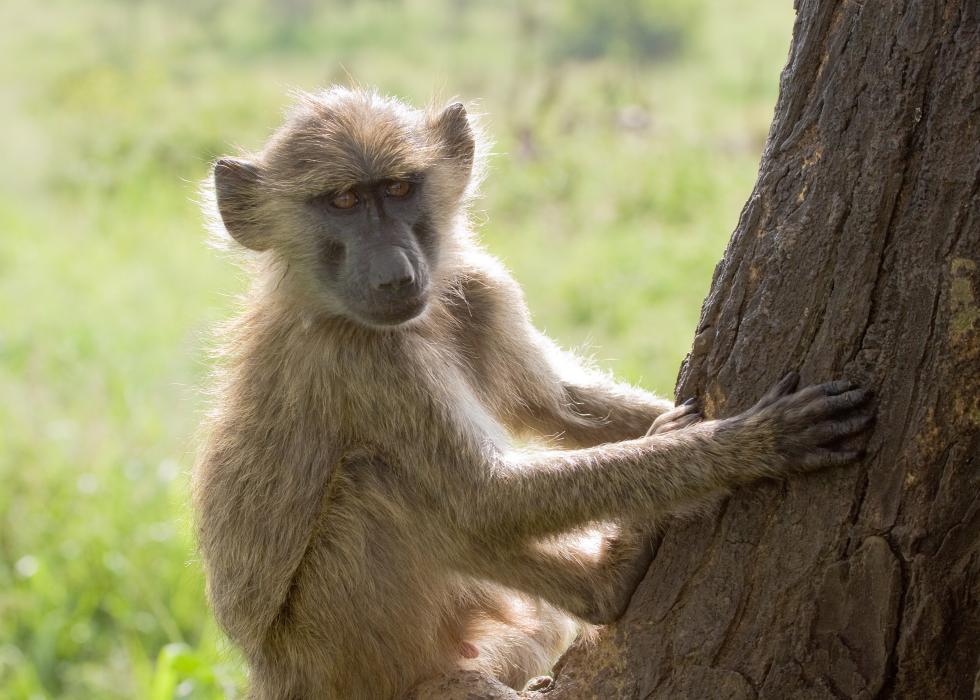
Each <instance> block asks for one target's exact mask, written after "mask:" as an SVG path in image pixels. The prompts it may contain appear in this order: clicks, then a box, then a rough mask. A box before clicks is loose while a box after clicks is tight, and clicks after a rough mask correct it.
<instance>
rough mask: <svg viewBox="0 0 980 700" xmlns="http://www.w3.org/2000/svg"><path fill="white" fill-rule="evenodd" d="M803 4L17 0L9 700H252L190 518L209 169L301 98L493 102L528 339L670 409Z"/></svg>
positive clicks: (5, 676) (1, 428) (1, 8)
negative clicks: (540, 338) (213, 600)
mask: <svg viewBox="0 0 980 700" xmlns="http://www.w3.org/2000/svg"><path fill="white" fill-rule="evenodd" d="M792 21H793V14H792V8H791V7H790V2H789V0H785V1H784V2H778V1H777V0H755V1H754V2H752V1H749V0H719V1H717V2H711V1H709V0H664V1H661V2H654V1H653V0H649V1H647V2H639V1H638V0H625V1H620V2H609V1H607V0H572V1H570V2H566V3H527V2H518V1H512V2H492V1H491V0H403V1H401V0H370V1H367V2H359V3H357V4H352V3H341V2H336V1H333V2H329V1H328V2H317V3H314V2H310V1H305V0H252V1H250V2H249V1H245V2H235V3H230V2H220V1H218V0H171V1H170V2H164V1H163V0H139V1H137V0H128V1H126V0H85V1H84V2H81V1H79V0H46V1H45V2H43V3H38V2H31V1H28V0H4V2H3V3H2V4H0V154H2V156H3V165H2V167H0V697H3V698H15V699H16V698H49V697H50V698H85V699H90V698H151V699H153V700H163V699H169V698H173V697H191V698H220V697H225V696H227V697H235V696H240V688H241V684H242V681H243V678H244V673H243V671H242V668H241V665H240V660H239V658H238V656H237V655H236V653H235V652H234V650H233V649H230V648H229V647H228V645H227V643H226V642H225V641H224V640H223V638H222V636H221V634H220V633H219V632H218V631H217V629H216V627H215V625H214V623H213V621H212V620H211V618H210V615H209V613H208V611H207V609H206V606H205V602H204V594H203V583H202V577H201V571H200V565H199V563H198V561H197V559H196V555H195V552H194V545H193V540H192V537H191V534H190V527H189V524H190V518H189V513H188V508H187V500H188V493H187V491H188V489H187V482H188V471H189V468H190V465H191V464H192V460H193V453H194V430H195V426H196V424H197V422H198V418H199V415H200V412H201V407H202V396H201V392H200V388H199V387H200V386H201V384H202V382H203V381H204V378H205V375H206V372H207V369H208V355H207V348H208V344H209V342H210V340H209V329H210V328H211V327H212V325H213V324H214V323H215V322H216V321H217V320H219V319H222V318H224V317H226V316H228V315H229V314H230V313H231V312H232V309H233V307H234V297H235V295H236V293H237V292H239V291H240V290H242V289H243V287H244V284H245V280H244V279H243V277H242V274H241V273H240V272H239V271H238V270H237V268H236V267H235V266H234V265H233V264H232V263H231V261H229V260H228V259H227V257H224V256H222V255H220V254H218V253H216V252H215V251H213V250H211V249H209V248H208V247H207V246H206V245H205V236H204V234H203V229H202V224H201V217H200V215H199V212H198V209H197V206H196V204H195V201H194V200H195V198H196V189H197V185H198V182H199V181H200V180H201V179H202V178H204V177H205V175H206V173H207V170H208V163H209V161H210V160H211V159H212V158H214V157H215V156H217V155H220V154H223V153H229V152H232V153H234V152H235V150H236V146H237V145H238V144H241V145H242V146H244V147H246V148H255V147H258V146H259V145H260V144H261V143H262V141H263V140H264V138H265V136H266V135H267V134H268V133H269V132H270V130H271V129H272V128H273V127H274V126H275V125H276V124H277V123H278V121H279V117H280V113H281V111H282V109H283V108H284V106H285V105H286V104H287V98H286V92H287V91H288V90H289V89H290V88H292V87H301V88H307V89H312V88H315V87H317V86H322V85H325V84H329V83H333V82H338V81H339V82H347V81H348V80H349V79H350V77H353V78H355V79H356V80H357V81H358V82H360V83H364V84H373V85H377V86H379V87H380V88H381V89H382V90H384V91H386V92H390V93H394V94H396V95H399V96H401V97H403V98H405V99H407V100H409V101H412V102H417V103H424V102H426V101H428V100H429V99H430V98H432V97H433V96H434V95H442V96H444V97H446V98H448V97H451V96H454V95H458V96H460V97H462V98H463V99H465V100H468V101H471V100H474V99H477V98H478V99H479V102H477V103H476V108H475V109H476V111H480V112H483V113H485V114H486V115H487V118H486V122H487V125H488V127H489V131H490V132H491V133H492V135H493V136H494V138H495V140H496V146H495V148H494V156H493V158H492V162H491V170H490V174H489V179H488V181H487V183H486V187H485V196H484V197H483V199H482V200H481V201H480V203H479V216H478V218H479V220H480V222H481V224H482V231H483V240H484V241H485V242H486V245H487V246H488V247H489V248H490V250H491V251H493V252H494V253H495V254H497V255H499V256H500V257H502V258H503V259H504V260H505V261H506V263H507V264H508V266H509V267H510V268H511V269H512V270H513V272H514V273H515V275H516V277H517V278H518V280H519V281H520V282H521V283H522V284H523V285H524V288H525V290H526V292H527V297H528V300H529V303H530V305H531V308H532V311H533V313H534V316H535V318H536V320H537V322H538V324H539V325H540V326H541V327H543V328H544V329H546V330H547V331H548V332H549V333H551V334H552V335H553V336H555V337H556V338H557V339H558V340H559V341H560V342H561V343H562V344H563V345H565V346H571V347H579V348H582V347H584V348H585V352H586V353H587V354H591V355H594V356H595V357H596V359H597V360H598V361H599V362H600V364H602V365H604V366H606V367H608V368H611V369H613V370H614V371H615V372H616V373H618V374H619V375H620V376H622V377H624V378H627V379H629V380H632V381H635V382H639V383H642V384H643V385H645V386H647V387H648V388H652V389H655V390H657V391H659V392H661V393H665V394H669V393H670V392H671V389H672V387H673V383H674V379H675V377H676V373H677V367H678V363H679V362H680V360H681V358H682V357H683V355H684V353H685V352H686V350H687V348H688V346H689V343H690V341H691V337H692V334H693V330H694V326H695V324H696V322H697V318H698V312H699V308H700V304H701V300H702V298H703V296H704V294H705V292H706V291H707V289H708V285H709V282H710V278H711V272H712V269H713V266H714V264H715V263H716V261H717V260H718V259H719V257H720V256H721V254H722V252H723V250H724V246H725V243H726V241H727V238H728V235H729V233H730V231H731V230H732V228H733V227H734V225H735V223H736V221H737V217H738V214H739V211H740V209H741V207H742V204H743V203H744V201H745V199H746V197H747V195H748V194H749V191H750V189H751V186H752V183H753V180H754V178H755V173H756V169H757V166H758V160H759V156H760V152H761V147H762V144H763V140H764V138H765V134H766V131H767V129H768V126H769V122H770V119H771V115H772V107H773V104H774V101H775V96H776V88H777V82H778V75H779V71H780V69H781V68H782V65H783V63H784V61H785V58H786V50H787V47H788V45H789V39H790V32H791V27H792Z"/></svg>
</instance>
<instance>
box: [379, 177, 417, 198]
mask: <svg viewBox="0 0 980 700" xmlns="http://www.w3.org/2000/svg"><path fill="white" fill-rule="evenodd" d="M411 191H412V183H411V182H406V181H405V180H395V181H394V182H389V183H388V186H387V187H385V194H386V195H388V196H389V197H405V196H407V195H408V193H409V192H411Z"/></svg>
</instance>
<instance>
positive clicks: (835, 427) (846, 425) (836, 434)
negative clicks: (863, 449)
mask: <svg viewBox="0 0 980 700" xmlns="http://www.w3.org/2000/svg"><path fill="white" fill-rule="evenodd" d="M873 421H874V415H871V414H864V415H859V416H853V417H852V418H847V419H846V420H838V421H825V422H823V423H818V424H817V425H815V426H813V427H812V428H810V429H808V430H806V431H805V432H804V433H803V436H804V438H807V439H809V440H812V441H813V442H815V443H817V444H818V445H822V444H824V443H827V442H832V441H834V440H842V439H844V438H846V437H850V436H852V435H857V434H859V433H862V432H864V431H865V430H867V428H868V426H870V425H871V423H872V422H873Z"/></svg>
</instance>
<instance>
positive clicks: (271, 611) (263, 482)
mask: <svg viewBox="0 0 980 700" xmlns="http://www.w3.org/2000/svg"><path fill="white" fill-rule="evenodd" d="M269 425H270V426H271V427H270V429H269V430H266V431H259V430H251V431H248V432H246V431H245V430H240V429H236V428H235V427H232V426H221V425H219V426H217V427H216V429H215V430H214V432H213V434H212V436H211V438H210V441H209V443H208V445H207V448H206V449H205V450H204V452H203V454H202V457H201V460H200V461H199V463H198V466H197V468H196V470H195V476H194V501H195V506H196V512H197V529H198V540H199V542H200V548H201V553H202V554H203V557H204V564H205V568H206V570H207V574H208V575H207V579H208V595H209V597H210V599H211V603H212V607H213V610H214V612H215V616H216V617H217V619H218V621H219V622H220V623H221V625H222V627H224V629H225V630H226V631H227V632H228V634H229V636H231V637H232V638H233V639H234V640H235V641H237V642H238V643H239V644H241V645H242V647H243V648H244V650H245V651H246V653H251V652H253V651H255V650H256V649H258V648H259V646H260V645H261V644H262V641H263V639H264V638H265V636H266V634H267V633H268V631H269V629H270V627H271V625H272V624H273V623H274V622H275V620H276V618H277V616H278V615H279V614H280V611H281V610H282V609H283V607H284V605H285V604H286V602H287V598H288V595H289V590H290V585H291V584H292V581H293V579H294V578H295V576H296V573H297V571H298V569H299V567H300V564H301V562H302V560H303V557H304V554H305V553H306V549H307V546H308V544H309V541H310V537H311V534H312V529H313V524H314V523H315V522H316V519H317V514H318V512H319V510H320V508H321V507H322V499H323V498H324V490H325V487H326V483H327V481H328V477H329V474H330V471H331V465H332V462H331V459H332V457H331V455H330V454H328V453H327V452H326V451H325V450H324V449H323V448H318V447H316V446H314V445H310V444H307V443H305V442H303V441H301V440H300V439H299V437H298V436H299V435H301V434H303V432H302V431H301V430H292V431H291V430H290V426H293V423H289V422H286V421H285V420H282V421H270V424H269Z"/></svg>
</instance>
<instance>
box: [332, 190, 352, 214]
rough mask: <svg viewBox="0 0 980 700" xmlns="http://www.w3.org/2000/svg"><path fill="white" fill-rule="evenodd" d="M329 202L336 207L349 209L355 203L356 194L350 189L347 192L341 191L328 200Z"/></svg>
mask: <svg viewBox="0 0 980 700" xmlns="http://www.w3.org/2000/svg"><path fill="white" fill-rule="evenodd" d="M330 204H332V205H333V206H335V207H337V208H338V209H350V208H352V207H353V206H354V205H356V204H357V195H356V194H354V193H353V192H351V191H350V190H348V191H347V192H341V193H340V194H338V195H337V196H336V197H334V198H333V199H331V200H330Z"/></svg>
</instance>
